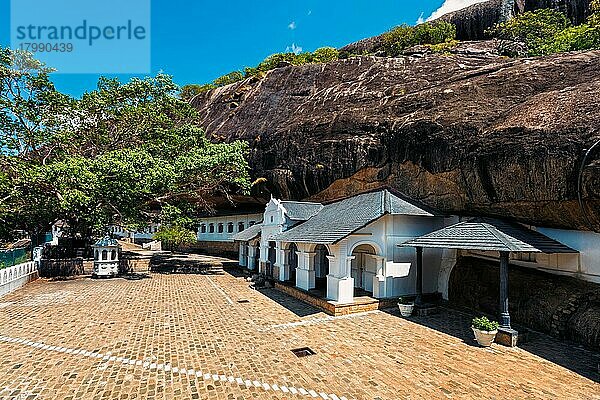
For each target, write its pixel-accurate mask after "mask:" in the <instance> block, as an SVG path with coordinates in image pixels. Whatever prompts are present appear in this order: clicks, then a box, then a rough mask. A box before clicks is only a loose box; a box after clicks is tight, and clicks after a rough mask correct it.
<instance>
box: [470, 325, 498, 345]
mask: <svg viewBox="0 0 600 400" xmlns="http://www.w3.org/2000/svg"><path fill="white" fill-rule="evenodd" d="M471 329H473V332H474V333H475V339H477V343H479V345H480V346H483V347H490V346H491V345H492V343H494V339H496V334H497V333H498V330H495V331H489V332H488V331H482V330H479V329H477V328H473V327H471Z"/></svg>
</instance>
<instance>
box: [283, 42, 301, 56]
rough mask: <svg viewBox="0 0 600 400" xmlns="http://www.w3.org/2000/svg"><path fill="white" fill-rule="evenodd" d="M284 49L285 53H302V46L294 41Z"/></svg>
mask: <svg viewBox="0 0 600 400" xmlns="http://www.w3.org/2000/svg"><path fill="white" fill-rule="evenodd" d="M285 51H286V52H287V53H295V54H300V53H302V47H301V46H296V43H292V44H291V46H288V47H287V48H286V49H285Z"/></svg>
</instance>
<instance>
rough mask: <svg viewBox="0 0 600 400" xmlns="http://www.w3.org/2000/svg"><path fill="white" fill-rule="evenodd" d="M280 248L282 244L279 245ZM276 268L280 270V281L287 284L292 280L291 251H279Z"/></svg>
mask: <svg viewBox="0 0 600 400" xmlns="http://www.w3.org/2000/svg"><path fill="white" fill-rule="evenodd" d="M277 246H278V247H279V246H280V244H278V245H277ZM276 266H277V267H278V268H279V280H280V281H281V282H285V281H287V280H289V279H290V250H289V249H278V250H277V262H276Z"/></svg>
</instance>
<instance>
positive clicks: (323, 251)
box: [314, 244, 329, 289]
mask: <svg viewBox="0 0 600 400" xmlns="http://www.w3.org/2000/svg"><path fill="white" fill-rule="evenodd" d="M328 255H329V250H327V247H326V246H325V245H322V244H319V245H317V247H315V260H314V261H315V286H316V288H317V289H323V288H325V287H327V275H329V259H328V258H327V256H328Z"/></svg>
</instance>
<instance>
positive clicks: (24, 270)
mask: <svg viewBox="0 0 600 400" xmlns="http://www.w3.org/2000/svg"><path fill="white" fill-rule="evenodd" d="M38 277H39V275H38V269H37V264H36V263H35V261H29V262H26V263H23V264H18V265H14V266H12V267H8V268H4V269H0V297H2V296H4V295H5V294H8V293H11V292H14V291H15V290H17V289H20V288H22V287H23V286H25V285H26V284H27V283H29V282H31V281H34V280H36V279H37V278H38Z"/></svg>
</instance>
